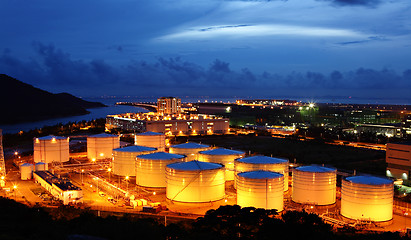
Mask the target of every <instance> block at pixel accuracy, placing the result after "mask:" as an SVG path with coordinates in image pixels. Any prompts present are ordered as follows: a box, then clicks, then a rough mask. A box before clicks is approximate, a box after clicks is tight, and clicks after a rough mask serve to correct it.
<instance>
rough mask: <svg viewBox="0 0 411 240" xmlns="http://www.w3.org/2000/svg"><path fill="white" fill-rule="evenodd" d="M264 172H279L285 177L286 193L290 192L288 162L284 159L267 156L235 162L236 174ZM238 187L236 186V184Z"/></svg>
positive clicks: (246, 158)
mask: <svg viewBox="0 0 411 240" xmlns="http://www.w3.org/2000/svg"><path fill="white" fill-rule="evenodd" d="M256 170H264V171H271V172H277V173H281V174H283V175H284V191H287V190H288V160H287V159H283V158H274V157H267V156H259V155H258V156H251V157H245V158H238V159H236V160H235V172H236V174H238V173H241V172H250V171H256ZM234 186H236V184H234Z"/></svg>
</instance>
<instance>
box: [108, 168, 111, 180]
mask: <svg viewBox="0 0 411 240" xmlns="http://www.w3.org/2000/svg"><path fill="white" fill-rule="evenodd" d="M107 172H108V181H109V182H110V176H111V168H109V169H107Z"/></svg>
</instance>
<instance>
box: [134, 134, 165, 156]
mask: <svg viewBox="0 0 411 240" xmlns="http://www.w3.org/2000/svg"><path fill="white" fill-rule="evenodd" d="M134 144H135V145H140V146H145V147H153V148H157V150H158V151H160V152H161V151H165V150H166V135H164V133H157V132H143V133H139V134H136V136H135V138H134Z"/></svg>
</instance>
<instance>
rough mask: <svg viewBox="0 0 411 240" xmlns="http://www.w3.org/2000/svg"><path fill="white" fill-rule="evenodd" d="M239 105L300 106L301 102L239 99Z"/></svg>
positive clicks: (237, 101)
mask: <svg viewBox="0 0 411 240" xmlns="http://www.w3.org/2000/svg"><path fill="white" fill-rule="evenodd" d="M236 103H237V104H238V105H251V106H265V105H270V106H299V105H301V102H298V101H295V100H278V99H239V100H236Z"/></svg>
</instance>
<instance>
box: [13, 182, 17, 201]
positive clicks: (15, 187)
mask: <svg viewBox="0 0 411 240" xmlns="http://www.w3.org/2000/svg"><path fill="white" fill-rule="evenodd" d="M13 191H14V200H15V201H17V196H16V192H17V185H13Z"/></svg>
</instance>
